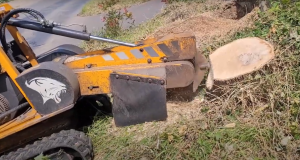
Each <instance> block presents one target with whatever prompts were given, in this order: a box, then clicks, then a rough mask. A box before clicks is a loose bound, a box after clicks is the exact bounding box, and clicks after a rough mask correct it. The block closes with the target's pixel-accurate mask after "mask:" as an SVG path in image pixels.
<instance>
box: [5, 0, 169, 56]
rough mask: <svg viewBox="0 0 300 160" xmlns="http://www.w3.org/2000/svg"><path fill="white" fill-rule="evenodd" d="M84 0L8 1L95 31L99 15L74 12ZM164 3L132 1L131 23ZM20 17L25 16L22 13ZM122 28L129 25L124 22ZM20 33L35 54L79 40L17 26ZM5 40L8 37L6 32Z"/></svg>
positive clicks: (100, 22) (141, 20) (141, 19)
mask: <svg viewBox="0 0 300 160" xmlns="http://www.w3.org/2000/svg"><path fill="white" fill-rule="evenodd" d="M86 2H88V0H14V1H12V2H9V3H10V4H11V5H12V6H13V7H14V8H21V7H22V8H32V9H35V10H37V11H40V12H41V13H42V14H43V15H44V16H45V17H46V19H49V20H54V21H56V22H58V23H62V24H64V25H70V24H74V23H75V24H84V25H86V26H87V30H88V32H91V33H93V32H95V31H98V30H100V29H101V27H103V22H102V21H101V20H102V17H103V15H101V14H100V15H95V16H88V17H79V16H77V14H78V13H80V11H81V8H82V7H83V6H84V4H85V3H86ZM164 6H165V3H163V2H161V0H151V1H148V2H146V3H143V4H139V5H134V6H132V7H130V8H128V10H129V11H130V12H132V14H133V18H134V19H135V24H136V25H137V24H140V23H142V22H144V21H147V20H148V19H151V18H153V17H154V16H155V15H156V14H158V13H159V12H160V11H161V9H163V7H164ZM21 18H24V19H28V17H26V16H25V15H21ZM123 27H124V28H127V27H129V25H128V24H127V23H124V25H123ZM69 28H70V29H76V30H82V27H80V26H70V27H69ZM19 30H20V31H21V33H22V35H23V36H24V37H25V38H26V40H27V41H28V43H29V45H30V46H31V47H32V48H33V50H34V52H35V54H36V55H39V54H41V53H43V52H46V51H48V50H50V49H52V48H55V47H56V46H59V45H61V44H75V45H80V43H81V42H82V41H81V40H76V39H72V38H67V37H62V36H58V35H51V34H48V33H41V32H37V31H31V30H25V29H19ZM7 40H11V36H10V35H9V33H8V34H7Z"/></svg>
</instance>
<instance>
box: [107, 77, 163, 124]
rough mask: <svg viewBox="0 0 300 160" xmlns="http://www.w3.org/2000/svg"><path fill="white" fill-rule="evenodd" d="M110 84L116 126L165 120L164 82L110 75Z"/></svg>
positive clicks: (155, 79)
mask: <svg viewBox="0 0 300 160" xmlns="http://www.w3.org/2000/svg"><path fill="white" fill-rule="evenodd" d="M110 81H111V91H112V94H113V116H114V121H115V124H116V126H118V127H123V126H129V125H135V124H140V123H144V122H151V121H163V120H166V119H167V108H166V85H165V80H161V79H159V78H153V77H151V78H143V77H138V76H132V75H131V74H128V75H125V74H117V73H112V74H111V75H110Z"/></svg>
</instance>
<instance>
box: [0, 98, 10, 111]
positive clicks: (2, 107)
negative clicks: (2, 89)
mask: <svg viewBox="0 0 300 160" xmlns="http://www.w3.org/2000/svg"><path fill="white" fill-rule="evenodd" d="M8 110H9V102H8V100H7V99H6V98H5V97H4V96H3V95H2V94H0V114H2V113H5V112H7V111H8Z"/></svg>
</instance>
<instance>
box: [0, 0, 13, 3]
mask: <svg viewBox="0 0 300 160" xmlns="http://www.w3.org/2000/svg"><path fill="white" fill-rule="evenodd" d="M9 1H11V0H0V3H7V2H9Z"/></svg>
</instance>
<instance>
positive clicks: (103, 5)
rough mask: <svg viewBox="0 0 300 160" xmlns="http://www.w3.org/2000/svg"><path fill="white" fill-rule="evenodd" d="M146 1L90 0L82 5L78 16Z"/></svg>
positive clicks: (90, 14)
mask: <svg viewBox="0 0 300 160" xmlns="http://www.w3.org/2000/svg"><path fill="white" fill-rule="evenodd" d="M146 1H148V0H90V1H89V2H87V3H86V4H85V5H84V6H83V8H82V10H81V12H80V14H79V15H80V16H92V15H97V14H100V13H103V12H106V11H107V10H109V9H111V8H114V9H122V8H124V7H129V6H132V5H134V4H139V3H143V2H146Z"/></svg>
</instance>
